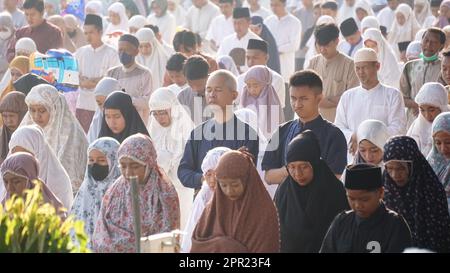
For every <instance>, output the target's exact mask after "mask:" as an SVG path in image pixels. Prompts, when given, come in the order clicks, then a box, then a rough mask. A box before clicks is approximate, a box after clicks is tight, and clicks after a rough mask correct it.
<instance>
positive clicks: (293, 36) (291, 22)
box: [264, 0, 302, 82]
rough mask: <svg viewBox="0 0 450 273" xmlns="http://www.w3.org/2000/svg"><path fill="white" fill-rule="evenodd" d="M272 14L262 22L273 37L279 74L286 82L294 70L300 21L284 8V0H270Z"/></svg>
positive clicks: (299, 37) (300, 29)
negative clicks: (278, 60) (277, 54)
mask: <svg viewBox="0 0 450 273" xmlns="http://www.w3.org/2000/svg"><path fill="white" fill-rule="evenodd" d="M270 3H271V7H272V11H273V13H274V15H271V16H269V17H268V18H267V19H266V20H265V21H264V23H265V24H266V25H267V27H268V28H269V30H270V32H271V33H272V35H273V36H274V38H275V41H276V43H277V46H278V52H279V54H280V66H281V76H283V78H284V81H285V82H288V81H289V77H290V76H291V75H292V74H294V72H295V52H296V51H297V49H298V48H299V46H300V42H301V35H302V23H301V22H300V20H298V19H297V18H296V17H295V16H294V15H292V14H289V13H288V12H287V10H286V0H271V2H270Z"/></svg>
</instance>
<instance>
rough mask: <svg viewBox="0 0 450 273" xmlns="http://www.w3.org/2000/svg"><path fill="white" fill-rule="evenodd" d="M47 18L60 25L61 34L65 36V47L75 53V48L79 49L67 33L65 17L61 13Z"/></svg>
mask: <svg viewBox="0 0 450 273" xmlns="http://www.w3.org/2000/svg"><path fill="white" fill-rule="evenodd" d="M47 20H48V21H49V22H50V23H52V24H54V25H55V26H57V27H59V29H60V30H61V35H62V38H63V48H65V49H67V50H68V51H70V52H72V53H74V52H75V50H77V47H76V46H75V44H74V43H73V41H72V40H71V39H70V37H69V35H68V34H67V30H66V22H65V21H64V18H63V17H62V16H61V15H52V16H50V17H48V18H47Z"/></svg>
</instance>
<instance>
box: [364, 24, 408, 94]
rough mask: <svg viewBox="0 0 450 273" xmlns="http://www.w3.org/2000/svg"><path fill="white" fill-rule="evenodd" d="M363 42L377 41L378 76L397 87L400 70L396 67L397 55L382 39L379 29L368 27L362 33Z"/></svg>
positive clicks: (384, 82)
mask: <svg viewBox="0 0 450 273" xmlns="http://www.w3.org/2000/svg"><path fill="white" fill-rule="evenodd" d="M363 38H364V43H365V42H366V41H367V40H371V41H373V42H375V43H377V47H378V53H377V55H378V61H379V62H380V70H379V71H378V77H379V80H380V82H381V83H383V84H386V85H389V86H392V87H395V88H398V86H399V81H400V76H401V71H400V68H399V67H398V61H397V57H396V55H395V53H394V50H393V49H392V48H391V46H390V45H389V43H388V42H387V41H386V39H384V37H383V34H381V31H380V30H379V29H375V28H369V29H367V30H366V32H364V34H363Z"/></svg>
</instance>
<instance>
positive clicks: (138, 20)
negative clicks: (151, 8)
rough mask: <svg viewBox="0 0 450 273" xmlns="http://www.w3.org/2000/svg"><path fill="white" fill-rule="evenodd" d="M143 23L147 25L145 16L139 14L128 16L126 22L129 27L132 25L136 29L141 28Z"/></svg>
mask: <svg viewBox="0 0 450 273" xmlns="http://www.w3.org/2000/svg"><path fill="white" fill-rule="evenodd" d="M145 25H147V18H145V16H142V15H140V14H137V15H134V16H133V17H131V18H130V21H129V22H128V26H129V27H130V28H132V27H134V28H136V29H138V30H139V29H141V28H143V27H144V26H145Z"/></svg>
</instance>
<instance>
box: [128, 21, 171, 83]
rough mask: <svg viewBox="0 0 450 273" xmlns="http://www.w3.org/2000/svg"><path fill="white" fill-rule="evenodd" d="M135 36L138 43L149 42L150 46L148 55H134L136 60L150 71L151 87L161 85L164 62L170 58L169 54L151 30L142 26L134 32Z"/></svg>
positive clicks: (164, 67)
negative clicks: (150, 49)
mask: <svg viewBox="0 0 450 273" xmlns="http://www.w3.org/2000/svg"><path fill="white" fill-rule="evenodd" d="M136 38H137V39H138V40H139V43H141V44H143V43H149V44H150V46H151V48H152V52H151V54H150V56H143V55H141V54H139V55H138V56H137V57H136V61H137V62H138V63H140V64H141V65H143V66H145V67H147V68H148V69H149V70H150V71H151V72H152V80H153V88H155V89H156V88H160V87H162V86H163V81H164V74H165V73H166V64H167V61H168V60H169V58H170V56H169V54H168V53H167V51H166V50H165V49H164V48H163V46H162V45H161V44H160V43H159V42H158V40H157V39H156V37H155V33H153V30H151V29H149V28H142V29H140V30H139V31H138V32H136Z"/></svg>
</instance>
